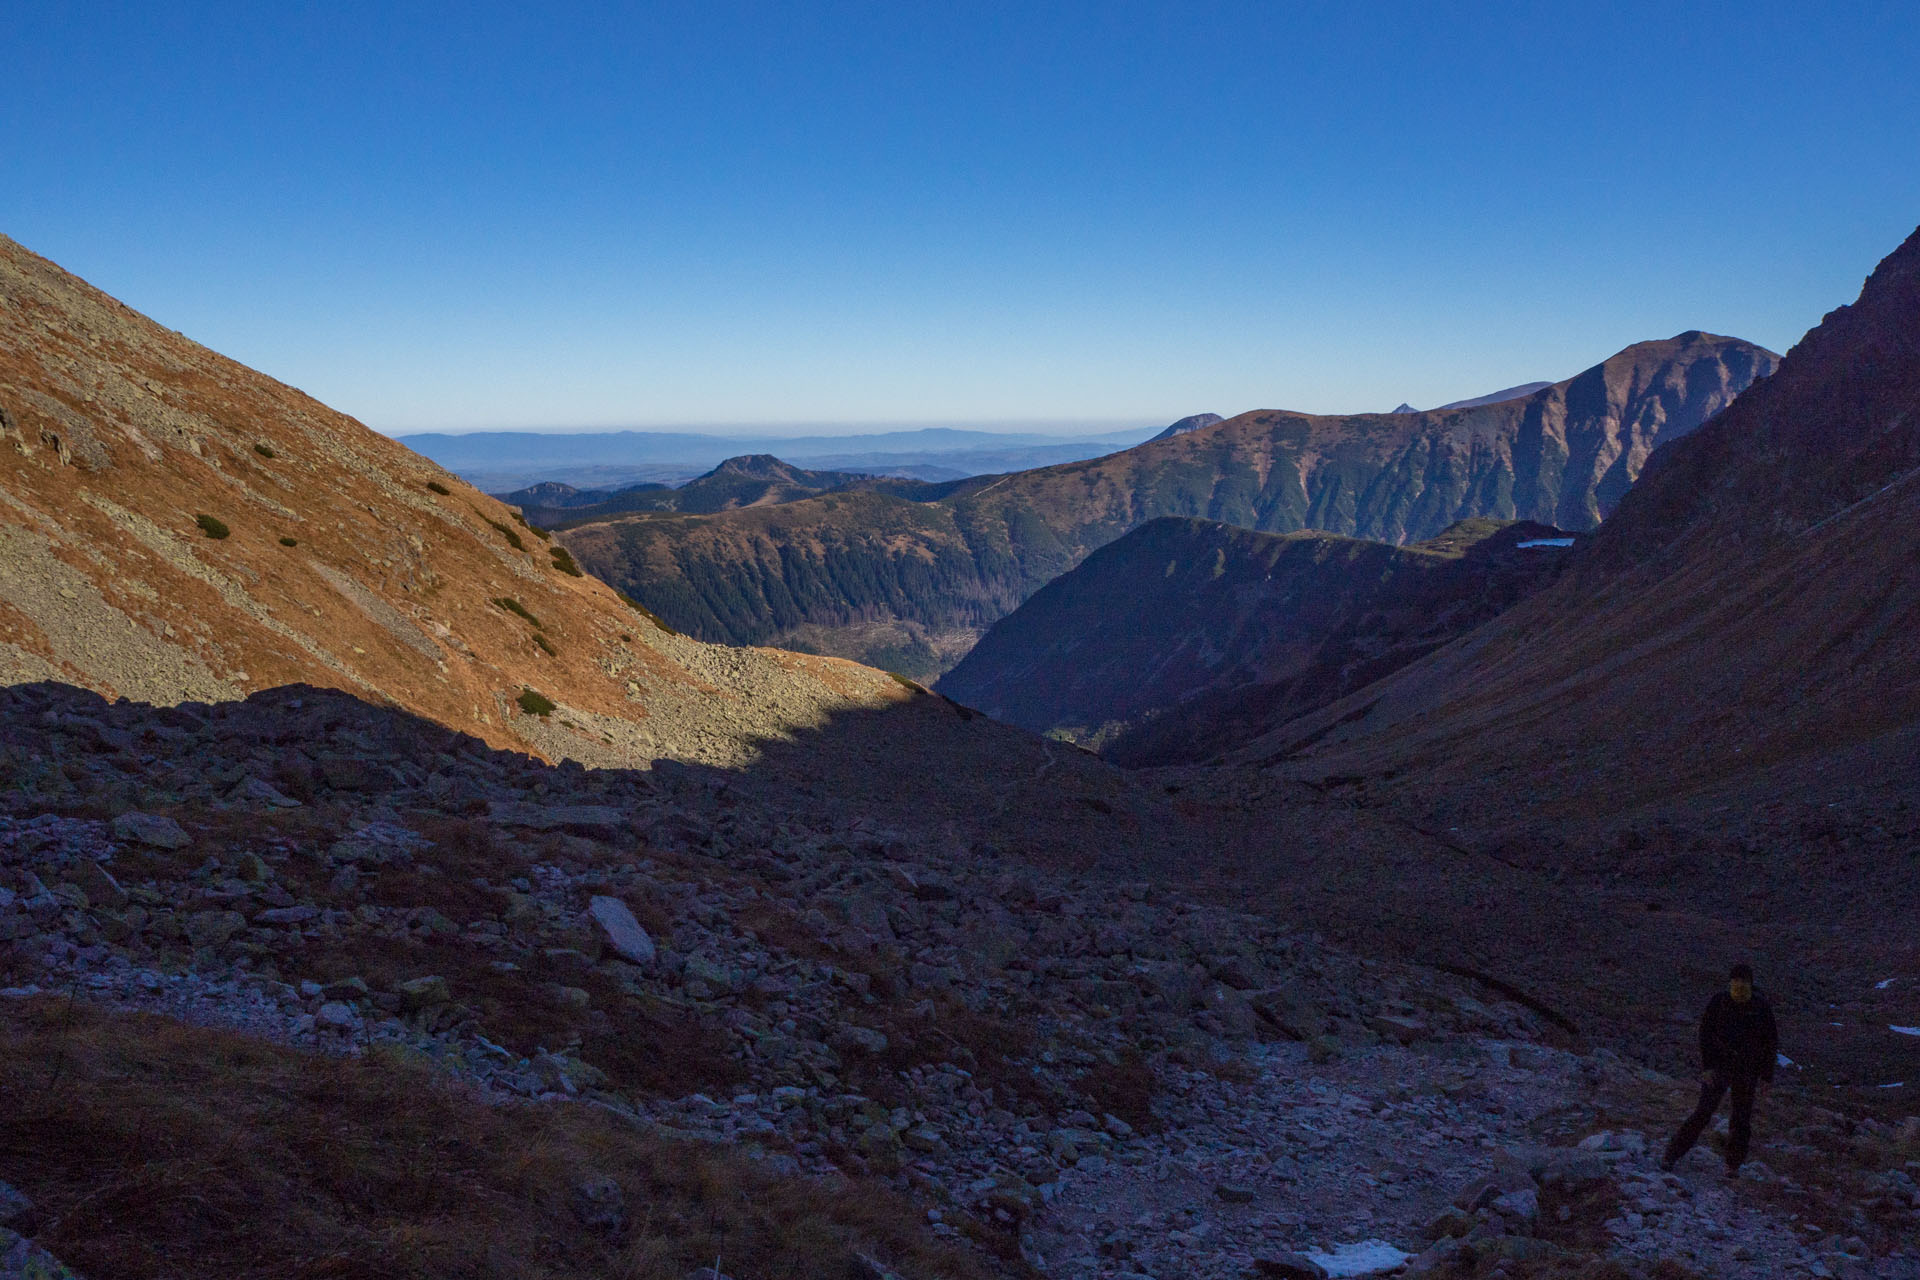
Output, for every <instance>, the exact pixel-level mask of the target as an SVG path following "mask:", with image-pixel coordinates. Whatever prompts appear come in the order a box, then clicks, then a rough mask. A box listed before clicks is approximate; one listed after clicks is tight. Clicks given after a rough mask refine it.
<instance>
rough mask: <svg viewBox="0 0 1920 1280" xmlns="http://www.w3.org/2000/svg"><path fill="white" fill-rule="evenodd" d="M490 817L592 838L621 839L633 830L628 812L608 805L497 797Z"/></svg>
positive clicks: (531, 828)
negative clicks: (537, 802) (525, 800)
mask: <svg viewBox="0 0 1920 1280" xmlns="http://www.w3.org/2000/svg"><path fill="white" fill-rule="evenodd" d="M487 820H488V821H489V822H492V823H495V824H497V825H499V826H503V827H524V828H526V829H527V830H529V831H564V832H566V833H568V834H569V835H576V836H585V837H587V838H588V839H590V840H618V839H620V838H621V837H622V836H625V835H629V834H631V833H632V831H633V824H632V823H631V822H630V821H628V819H627V815H626V814H624V813H622V812H621V811H620V810H618V809H616V808H614V807H613V806H612V805H604V804H566V805H538V804H526V803H523V802H520V801H507V800H496V801H494V802H493V803H492V804H489V805H488V806H487Z"/></svg>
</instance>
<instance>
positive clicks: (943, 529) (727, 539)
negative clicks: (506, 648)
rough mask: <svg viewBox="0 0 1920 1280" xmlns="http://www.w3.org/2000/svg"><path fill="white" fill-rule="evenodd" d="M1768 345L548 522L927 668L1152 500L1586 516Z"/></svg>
mask: <svg viewBox="0 0 1920 1280" xmlns="http://www.w3.org/2000/svg"><path fill="white" fill-rule="evenodd" d="M1775 359H1776V358H1775V357H1774V356H1773V355H1772V354H1771V353H1769V352H1767V351H1764V350H1762V349H1761V348H1759V347H1756V346H1754V345H1752V344H1751V343H1746V342H1742V341H1740V340H1738V339H1734V338H1722V337H1715V336H1713V335H1710V334H1703V333H1697V332H1694V333H1685V334H1681V335H1679V336H1678V337H1675V338H1672V339H1668V340H1666V341H1662V342H1644V343H1639V344H1636V345H1635V346H1632V347H1629V348H1627V349H1626V350H1625V351H1622V352H1620V353H1619V354H1618V355H1616V356H1614V357H1612V358H1611V359H1609V360H1606V361H1604V362H1603V363H1601V364H1598V365H1595V366H1594V367H1593V368H1591V369H1589V370H1587V371H1586V372H1584V373H1582V374H1580V375H1579V376H1577V377H1574V378H1570V379H1568V380H1567V381H1565V382H1560V383H1556V384H1554V385H1553V386H1551V387H1548V388H1546V389H1545V390H1542V391H1539V392H1536V393H1535V394H1533V395H1531V396H1527V397H1525V398H1522V399H1518V400H1509V401H1504V402H1501V403H1498V404H1491V405H1483V406H1479V407H1476V408H1470V409H1460V410H1450V411H1445V412H1441V411H1437V410H1436V411H1431V412H1427V413H1415V414H1359V415H1349V416H1346V417H1314V416H1311V415H1306V414H1293V413H1283V412H1275V411H1266V410H1262V411H1258V412H1254V413H1245V414H1241V415H1239V416H1238V417H1235V418H1231V419H1228V420H1227V421H1224V422H1219V423H1215V424H1214V425H1212V426H1209V427H1203V428H1200V429H1198V430H1194V431H1189V432H1185V433H1183V434H1180V435H1176V436H1173V437H1171V438H1169V439H1162V440H1154V441H1150V442H1148V443H1146V444H1143V445H1138V446H1136V447H1134V448H1132V449H1129V450H1126V451H1125V452H1122V453H1117V454H1113V455H1110V456H1108V457H1104V458H1098V459H1093V460H1090V461H1085V462H1076V463H1070V464H1067V465H1063V466H1057V467H1047V468H1043V469H1040V470H1036V471H1023V472H1016V473H1014V474H1011V475H1008V476H1004V477H1000V478H998V479H994V480H986V481H983V482H979V483H977V484H975V485H973V486H971V487H969V488H967V489H965V490H963V491H961V492H959V493H956V494H953V495H951V496H949V497H947V498H944V499H942V500H940V501H938V502H931V503H916V502H912V501H909V500H906V499H903V498H898V497H893V496H891V495H884V494H865V495H851V494H848V495H841V494H836V495H832V496H829V497H821V498H812V499H805V500H802V501H800V502H795V503H789V504H786V505H784V506H782V507H780V508H777V509H776V510H775V513H772V514H770V513H769V512H768V511H766V510H764V509H760V508H753V509H749V510H745V511H730V512H722V513H719V514H716V515H711V516H702V517H680V518H676V519H660V518H657V517H628V518H619V519H609V520H606V521H601V522H595V523H590V524H583V525H581V526H579V527H577V528H575V529H573V530H571V531H569V533H568V534H567V535H566V540H567V543H568V545H569V546H570V547H572V548H573V550H574V553H575V554H576V555H577V556H579V557H580V559H581V562H582V563H584V564H586V565H588V566H589V567H591V568H592V569H593V570H594V571H595V572H596V573H598V574H600V575H601V576H602V577H604V578H606V579H607V580H608V581H610V582H613V583H615V584H616V585H618V586H620V587H621V588H622V589H623V590H625V591H627V592H628V593H629V594H631V595H633V596H635V597H637V598H639V599H641V600H643V601H645V602H646V603H647V604H648V605H649V606H650V607H651V608H654V609H655V610H657V611H658V612H659V613H660V614H661V615H662V616H663V617H664V618H666V619H667V620H668V621H669V622H670V623H672V624H673V625H674V626H676V627H679V628H681V629H682V630H685V631H687V632H689V633H690V634H693V635H697V636H700V637H703V638H706V639H714V640H730V641H734V642H736V643H748V642H777V643H781V644H788V645H805V646H807V647H811V648H816V649H819V650H821V651H824V652H834V653H841V654H845V655H858V656H861V657H863V658H865V659H866V660H869V661H874V662H883V663H886V664H887V665H895V666H900V667H901V668H902V669H905V670H909V671H911V672H912V673H914V674H929V673H932V672H937V671H939V670H941V669H943V668H944V667H946V666H949V665H951V663H952V662H953V661H954V660H955V659H957V658H958V657H959V656H960V655H961V654H962V653H964V652H965V651H966V649H967V648H968V647H970V645H971V644H972V642H973V641H974V640H976V639H977V638H978V637H979V636H980V634H982V633H983V632H984V631H985V629H986V627H987V626H989V625H991V624H992V623H993V622H994V621H996V620H997V619H998V618H1000V617H1001V616H1003V615H1004V614H1006V613H1008V612H1010V611H1011V610H1012V609H1014V608H1015V607H1016V606H1018V605H1019V604H1020V602H1021V601H1023V600H1025V599H1026V598H1027V597H1028V596H1030V595H1031V594H1033V592H1034V591H1036V590H1038V589H1039V588H1040V587H1041V586H1043V585H1044V584H1045V583H1047V582H1049V581H1051V580H1052V579H1053V578H1056V577H1058V576H1059V575H1060V574H1062V573H1065V572H1066V571H1067V570H1068V569H1071V568H1072V567H1073V566H1074V565H1076V564H1078V563H1079V562H1080V561H1081V560H1082V559H1083V558H1085V557H1086V555H1087V554H1088V553H1090V552H1091V551H1093V550H1095V549H1096V548H1098V547H1101V546H1104V545H1106V544H1107V543H1109V542H1112V541H1113V540H1114V539H1116V538H1118V537H1120V536H1121V535H1122V534H1124V533H1126V532H1127V531H1128V530H1130V529H1133V528H1136V527H1138V526H1139V525H1142V524H1144V523H1146V522H1147V521H1148V520H1152V519H1157V518H1159V517H1161V516H1188V517H1194V518H1200V519H1208V520H1218V521H1221V522H1224V523H1227V524H1233V525H1239V526H1242V527H1244V528H1250V529H1257V530H1260V531H1263V532H1271V533H1288V532H1293V531H1295V530H1298V529H1320V530H1324V531H1326V532H1330V533H1338V534H1344V535H1347V536H1351V537H1359V538H1367V539H1372V540H1378V541H1385V542H1394V543H1400V542H1408V541H1418V540H1420V539H1422V538H1429V537H1433V536H1434V535H1436V534H1438V533H1440V532H1441V531H1442V530H1443V529H1445V528H1446V527H1447V526H1448V525H1450V524H1452V523H1454V522H1455V521H1457V520H1462V519H1469V518H1474V517H1491V518H1494V519H1502V520H1508V519H1529V520H1535V521H1538V522H1540V523H1543V524H1552V525H1556V526H1558V527H1560V528H1567V529H1576V530H1584V529H1591V528H1593V527H1594V526H1595V525H1596V524H1598V523H1599V520H1600V518H1601V516H1602V515H1603V514H1604V513H1605V512H1607V511H1609V510H1611V509H1612V507H1613V506H1614V504H1615V503H1617V502H1618V501H1619V498H1620V496H1621V495H1622V494H1623V493H1625V492H1626V490H1627V487H1628V486H1629V485H1630V484H1631V483H1632V482H1633V479H1634V477H1635V476H1637V475H1638V474H1639V470H1640V467H1641V465H1642V463H1643V462H1644V460H1645V458H1646V456H1647V454H1648V453H1649V452H1651V451H1652V449H1653V448H1654V447H1655V446H1656V445H1658V444H1659V443H1661V442H1663V441H1665V440H1669V439H1672V438H1674V437H1676V436H1680V435H1684V434H1685V433H1687V432H1689V431H1692V430H1693V429H1694V428H1695V427H1697V426H1699V425H1700V423H1702V422H1704V421H1706V420H1707V419H1708V418H1710V417H1711V416H1712V415H1713V414H1715V413H1717V412H1719V411H1720V410H1721V409H1722V408H1724V407H1725V406H1726V405H1727V404H1729V403H1730V402H1731V401H1732V399H1733V397H1734V396H1735V395H1737V394H1739V393H1740V392H1741V391H1742V390H1744V389H1745V388H1746V387H1747V386H1748V385H1749V384H1750V383H1752V382H1753V381H1754V380H1755V379H1756V378H1760V377H1763V376H1765V375H1766V374H1767V373H1769V372H1770V371H1771V370H1772V369H1773V367H1774V364H1775ZM909 660H911V663H910V664H909Z"/></svg>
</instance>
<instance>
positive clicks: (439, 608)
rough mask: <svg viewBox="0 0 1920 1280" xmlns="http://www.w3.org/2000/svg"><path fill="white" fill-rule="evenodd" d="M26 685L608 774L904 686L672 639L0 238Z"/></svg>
mask: <svg viewBox="0 0 1920 1280" xmlns="http://www.w3.org/2000/svg"><path fill="white" fill-rule="evenodd" d="M41 679H46V680H61V681H66V682H69V683H72V684H78V685H83V686H85V687H87V688H91V689H95V690H98V691H100V692H101V693H105V694H109V695H120V696H126V697H131V698H137V699H141V700H145V701H154V702H163V703H170V702H178V701H181V700H199V701H214V700H223V699H230V698H238V697H242V696H244V695H246V694H247V693H249V692H251V691H253V690H257V689H262V688H266V687H269V686H273V685H280V684H287V683H293V682H305V683H309V684H315V685H324V686H331V687H334V688H338V689H343V690H346V691H348V692H352V693H355V694H358V695H360V696H362V697H366V698H370V699H374V700H377V701H383V702H390V703H393V704H397V705H400V706H403V707H405V708H407V709H409V710H413V711H417V712H419V713H421V714H423V715H426V716H430V717H431V718H433V719H435V720H438V721H440V722H441V723H443V724H447V725H450V726H453V727H456V728H459V729H463V730H466V731H468V732H471V733H474V734H477V735H479V736H480V737H482V738H484V739H486V740H487V741H489V742H491V743H494V744H495V745H499V746H512V747H517V748H520V749H523V750H531V751H535V752H538V753H541V754H544V755H548V756H556V755H568V756H574V757H577V758H581V759H587V760H596V761H623V762H631V761H635V760H639V759H646V758H651V757H652V756H655V755H702V754H704V755H707V756H709V757H712V758H720V757H722V756H725V755H727V754H728V753H733V752H737V751H740V750H746V749H748V748H749V744H750V743H751V742H752V741H753V740H754V739H755V738H756V737H757V736H760V735H765V734H769V733H779V732H783V731H784V729H785V728H786V727H788V726H791V725H794V724H803V723H812V722H815V721H817V720H818V719H819V718H820V717H821V716H824V715H825V714H827V713H828V712H829V711H830V710H831V709H833V708H836V707H841V706H847V705H855V704H864V703H870V702H873V701H875V700H880V701H885V700H886V699H889V698H891V697H894V696H896V695H898V694H899V693H900V692H901V690H900V689H899V686H898V685H897V684H895V683H894V682H892V681H889V680H887V679H886V678H885V677H884V676H883V675H881V674H880V673H877V672H871V671H865V670H862V669H860V668H857V667H854V666H852V665H850V664H847V663H843V662H836V661H831V660H825V659H819V658H804V657H800V656H798V655H791V654H778V653H772V652H758V653H751V654H742V653H737V652H732V651H722V650H715V649H713V648H711V647H709V646H705V645H701V644H699V643H697V642H695V641H692V640H688V639H686V638H684V637H680V636H676V635H673V634H670V633H669V632H668V631H666V630H665V629H663V628H661V627H660V626H658V625H657V624H655V623H654V622H652V621H651V620H650V619H649V618H648V617H647V616H645V615H644V614H642V613H640V612H638V611H636V610H635V609H633V608H632V607H630V606H628V605H627V604H625V603H623V602H622V601H621V599H620V598H619V597H618V596H617V595H616V594H615V593H614V592H613V591H612V590H611V589H609V588H608V587H606V586H605V585H604V584H602V583H600V582H598V581H596V580H594V579H592V578H590V577H586V576H583V575H582V574H581V572H580V571H579V569H578V566H577V565H575V564H574V562H573V561H572V559H571V557H569V556H568V555H567V554H566V552H565V551H564V550H563V549H562V548H560V547H559V546H558V544H555V543H552V542H549V541H546V540H544V539H543V538H542V537H541V536H540V535H539V534H537V533H536V531H534V530H533V529H530V528H528V527H527V526H526V525H524V524H522V523H520V522H519V521H518V520H517V518H516V517H515V516H514V514H513V513H512V512H511V511H510V510H509V509H508V508H506V507H504V506H502V505H501V504H500V503H498V502H496V501H494V500H493V499H492V498H489V497H487V496H486V495H485V494H482V493H480V492H478V491H476V490H474V489H473V488H471V487H470V486H468V485H466V484H463V483H462V482H461V481H459V480H458V479H456V478H455V477H453V476H452V475H450V474H448V473H447V472H445V471H443V470H441V469H440V468H439V467H437V466H435V465H433V464H432V463H430V462H428V461H427V460H426V459H424V458H421V457H419V456H417V455H415V454H413V453H410V452H408V451H407V450H406V449H405V448H403V447H401V446H400V445H398V444H396V443H394V442H393V441H391V440H388V439H386V438H384V437H382V436H380V435H377V434H376V433H374V432H372V431H369V430H368V429H367V428H365V427H363V426H361V425H360V424H359V423H357V422H355V421H353V420H352V419H350V418H347V417H345V416H344V415H342V414H339V413H336V412H334V411H333V410H330V409H328V408H327V407H326V406H324V405H321V404H319V403H317V402H316V401H314V400H312V399H311V398H309V397H307V396H305V395H302V394H301V393H300V392H298V391H296V390H294V389H293V388H291V387H288V386H285V385H282V384H281V383H278V382H276V381H274V380H273V379H271V378H268V377H266V376H264V375H262V374H259V373H256V372H254V371H253V370H251V369H247V368H245V367H243V366H241V365H239V364H236V363H234V362H233V361H231V360H228V359H226V358H224V357H222V356H219V355H217V354H215V353H214V352H211V351H208V350H207V349H206V348H204V347H201V346H199V345H198V344H196V343H194V342H192V341H190V340H188V339H187V338H185V337H183V336H181V335H180V334H178V333H175V332H173V331H171V330H168V329H165V328H163V327H161V326H160V325H157V324H155V323H153V322H152V321H151V320H148V319H147V318H145V317H144V316H141V315H138V314H136V313H135V312H133V311H131V310H130V309H128V308H127V307H125V306H123V305H122V304H120V303H118V302H116V301H115V300H113V299H112V298H110V297H108V296H106V295H105V294H103V293H101V292H99V291H98V290H96V289H93V288H91V287H90V286H88V285H87V284H85V283H84V282H82V281H80V280H78V279H76V278H74V277H73V276H71V275H69V274H67V273H66V272H64V271H61V270H60V269H59V268H58V267H55V266H54V265H53V264H51V263H49V262H47V261H45V260H44V259H41V258H38V257H36V256H35V255H33V254H32V253H29V252H28V251H27V250H25V249H23V248H21V247H20V246H19V245H17V244H15V243H14V242H12V241H11V240H6V239H4V238H0V680H5V681H6V682H8V683H17V682H21V681H28V680H41ZM529 690H531V691H533V693H534V694H536V695H538V696H537V697H527V698H524V699H523V696H522V695H524V694H526V693H527V692H528V691H529ZM548 703H554V704H558V705H557V706H554V707H549V706H548Z"/></svg>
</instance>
